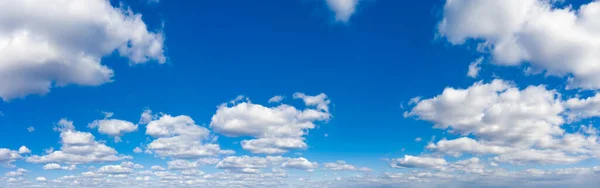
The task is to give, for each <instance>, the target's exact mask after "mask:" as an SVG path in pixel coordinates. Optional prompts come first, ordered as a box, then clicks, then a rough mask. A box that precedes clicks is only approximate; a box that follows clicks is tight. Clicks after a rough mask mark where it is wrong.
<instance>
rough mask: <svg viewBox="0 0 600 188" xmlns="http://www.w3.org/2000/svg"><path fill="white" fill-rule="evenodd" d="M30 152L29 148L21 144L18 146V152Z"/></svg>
mask: <svg viewBox="0 0 600 188" xmlns="http://www.w3.org/2000/svg"><path fill="white" fill-rule="evenodd" d="M28 153H31V150H29V148H27V147H25V146H21V147H20V148H19V154H28Z"/></svg>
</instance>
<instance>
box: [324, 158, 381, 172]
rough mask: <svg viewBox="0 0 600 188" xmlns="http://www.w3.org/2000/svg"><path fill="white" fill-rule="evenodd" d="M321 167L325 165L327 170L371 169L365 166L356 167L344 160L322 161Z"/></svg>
mask: <svg viewBox="0 0 600 188" xmlns="http://www.w3.org/2000/svg"><path fill="white" fill-rule="evenodd" d="M323 167H325V168H326V169H328V170H334V171H362V172H368V171H371V169H369V168H366V167H362V168H357V167H355V166H354V165H351V164H347V163H346V161H336V162H335V163H324V164H323Z"/></svg>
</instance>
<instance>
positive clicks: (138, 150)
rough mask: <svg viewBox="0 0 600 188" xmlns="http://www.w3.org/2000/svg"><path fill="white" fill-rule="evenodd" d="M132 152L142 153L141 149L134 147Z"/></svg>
mask: <svg viewBox="0 0 600 188" xmlns="http://www.w3.org/2000/svg"><path fill="white" fill-rule="evenodd" d="M133 152H134V153H142V152H143V151H142V148H140V147H135V148H134V149H133Z"/></svg>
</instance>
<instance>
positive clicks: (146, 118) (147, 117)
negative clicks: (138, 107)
mask: <svg viewBox="0 0 600 188" xmlns="http://www.w3.org/2000/svg"><path fill="white" fill-rule="evenodd" d="M157 118H158V116H157V115H155V114H152V110H150V109H146V110H144V112H142V115H141V117H140V121H139V124H142V125H145V124H148V123H150V122H151V121H152V120H155V119H157Z"/></svg>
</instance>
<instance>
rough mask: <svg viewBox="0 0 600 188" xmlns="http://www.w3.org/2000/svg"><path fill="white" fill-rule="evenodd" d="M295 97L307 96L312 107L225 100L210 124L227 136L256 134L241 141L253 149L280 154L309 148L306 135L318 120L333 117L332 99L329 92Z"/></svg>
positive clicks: (249, 148)
mask: <svg viewBox="0 0 600 188" xmlns="http://www.w3.org/2000/svg"><path fill="white" fill-rule="evenodd" d="M294 98H300V99H303V101H304V102H305V103H306V105H307V106H308V107H309V108H307V109H304V110H299V109H297V108H296V107H294V106H290V105H286V104H281V105H279V106H276V107H266V106H262V105H259V104H253V103H251V102H242V103H238V104H235V105H234V106H228V104H222V105H221V106H219V107H218V109H217V112H216V113H215V115H213V117H212V119H211V123H210V127H211V128H212V129H213V130H214V131H215V132H218V133H221V134H223V135H225V136H230V137H240V136H251V137H254V138H256V139H252V140H244V141H242V142H241V144H242V147H243V148H244V149H246V150H248V151H250V152H252V153H262V154H280V153H285V152H288V151H289V150H292V149H306V147H307V145H306V143H305V142H304V137H303V136H305V135H306V134H308V130H310V129H313V128H315V126H316V125H315V123H316V122H319V121H327V120H329V119H330V118H331V114H329V112H328V106H327V105H328V104H329V103H330V101H329V99H327V96H326V95H325V94H320V95H318V96H307V95H304V94H300V93H297V94H294ZM310 107H315V108H310Z"/></svg>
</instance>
